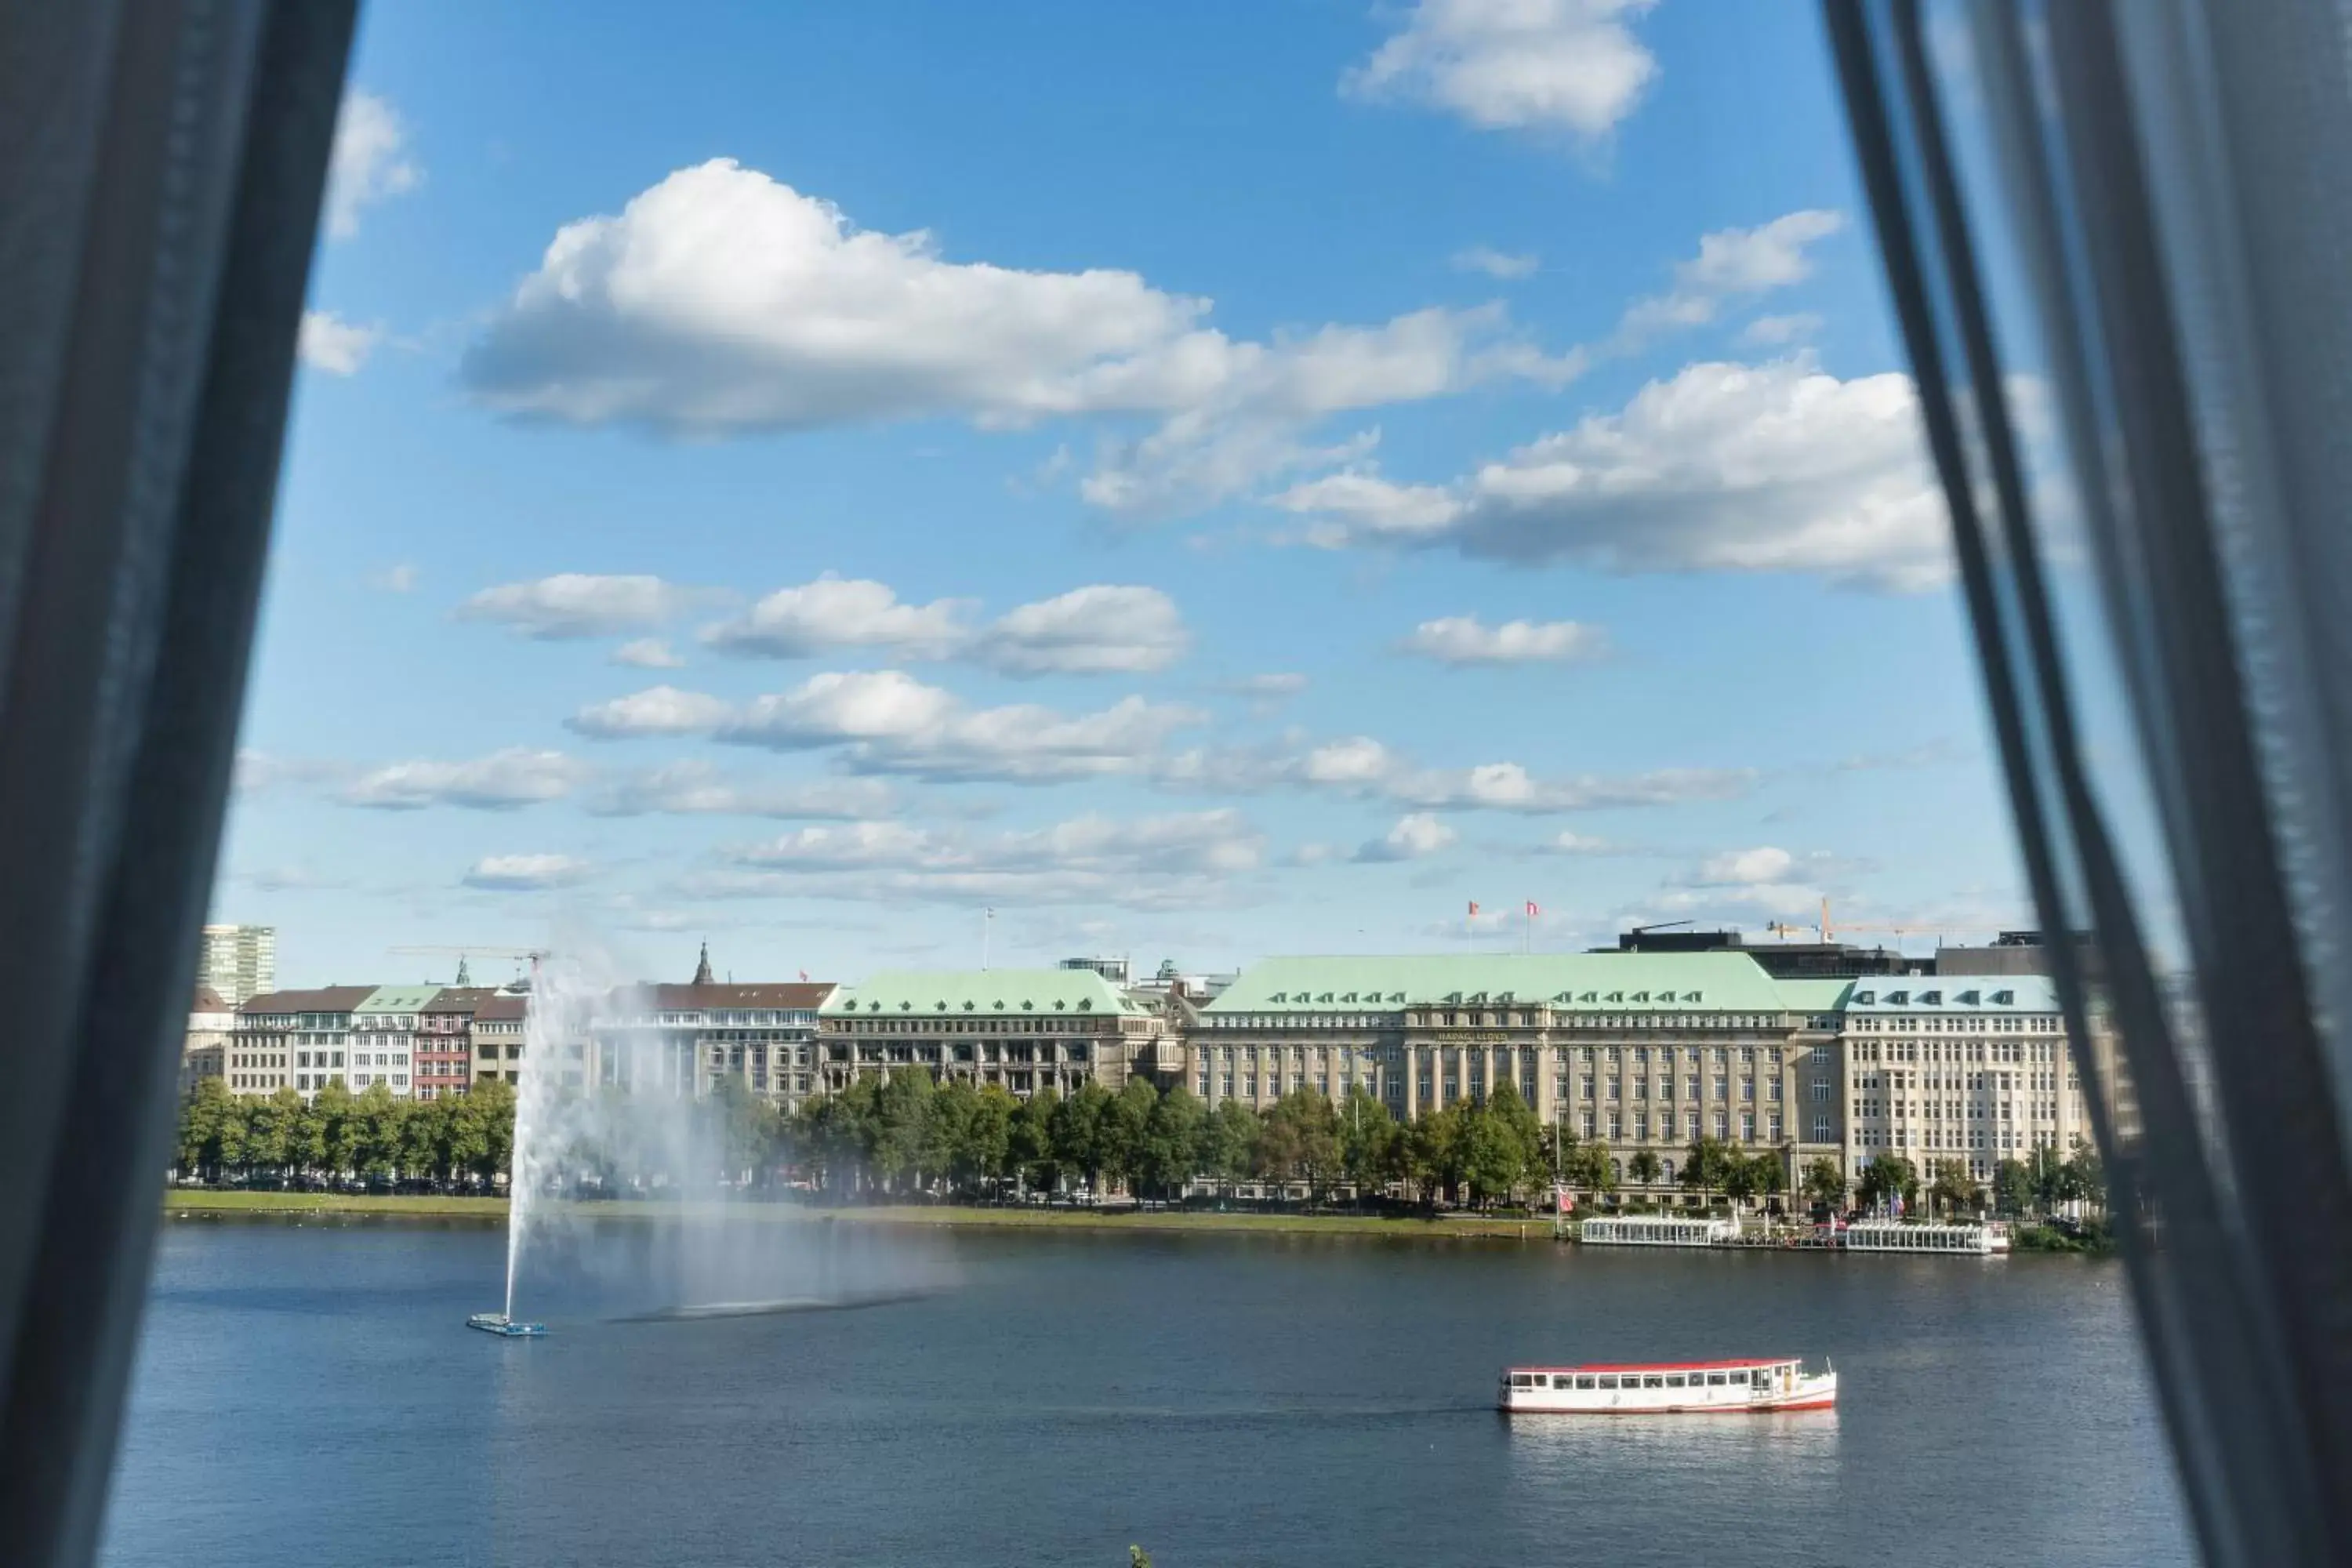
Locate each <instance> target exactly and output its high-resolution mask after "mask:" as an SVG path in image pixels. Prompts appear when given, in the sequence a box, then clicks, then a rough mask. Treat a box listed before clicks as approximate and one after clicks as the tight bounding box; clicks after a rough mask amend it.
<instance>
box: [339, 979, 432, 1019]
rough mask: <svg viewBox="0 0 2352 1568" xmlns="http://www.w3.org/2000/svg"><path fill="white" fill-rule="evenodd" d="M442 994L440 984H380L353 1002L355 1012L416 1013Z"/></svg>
mask: <svg viewBox="0 0 2352 1568" xmlns="http://www.w3.org/2000/svg"><path fill="white" fill-rule="evenodd" d="M440 994H441V987H439V986H438V985H379V986H377V987H376V988H375V989H374V990H373V991H371V992H369V993H368V994H367V995H366V996H365V997H363V998H362V999H361V1000H360V1001H358V1002H356V1003H353V1004H352V1012H354V1013H415V1012H419V1011H421V1010H422V1009H423V1008H424V1006H425V1004H426V1003H427V1002H430V1001H432V1000H433V998H435V997H436V996H438V995H440Z"/></svg>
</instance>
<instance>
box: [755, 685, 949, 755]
mask: <svg viewBox="0 0 2352 1568" xmlns="http://www.w3.org/2000/svg"><path fill="white" fill-rule="evenodd" d="M957 707H958V704H957V701H956V699H955V698H954V696H953V695H952V694H950V693H949V692H947V691H943V690H941V689H940V688H938V687H936V686H926V685H924V684H923V683H922V682H921V681H919V680H917V679H915V678H914V677H913V676H911V675H908V674H906V673H904V672H903V671H900V670H896V669H877V670H850V671H831V672H828V673H826V674H824V675H813V676H811V677H809V679H806V680H804V681H803V682H802V683H801V684H800V685H799V686H797V687H795V688H794V689H792V690H790V691H786V692H781V693H776V694H772V695H770V696H765V697H755V698H753V699H752V700H751V702H749V703H748V704H746V705H745V706H744V708H743V709H742V710H740V712H738V713H736V714H734V715H733V716H732V717H730V719H729V720H728V721H727V722H726V723H725V724H724V725H723V726H722V727H721V733H722V736H723V738H725V739H728V740H732V741H741V742H747V743H749V744H753V745H761V746H776V747H781V748H786V749H790V748H796V747H803V746H831V745H838V744H840V743H841V742H845V741H916V740H919V739H922V738H925V737H929V736H933V735H936V734H938V733H939V732H940V731H941V730H942V729H943V728H944V727H945V726H946V724H947V721H948V720H949V719H950V718H951V717H952V716H953V715H954V714H955V712H956V710H957Z"/></svg>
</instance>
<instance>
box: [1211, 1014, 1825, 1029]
mask: <svg viewBox="0 0 2352 1568" xmlns="http://www.w3.org/2000/svg"><path fill="white" fill-rule="evenodd" d="M1547 1025H1548V1026H1550V1027H1553V1028H1578V1029H1780V1028H1788V1027H1792V1025H1790V1024H1789V1023H1786V1022H1784V1021H1783V1020H1782V1019H1780V1017H1778V1016H1774V1015H1771V1014H1767V1013H1697V1014H1672V1013H1655V1014H1653V1013H1552V1014H1538V1013H1511V1012H1498V1013H1472V1012H1461V1011H1454V1012H1444V1013H1414V1014H1411V1015H1405V1014H1399V1013H1203V1014H1202V1015H1201V1026H1202V1027H1203V1028H1207V1029H1394V1028H1399V1027H1413V1028H1435V1029H1532V1028H1538V1027H1543V1026H1547ZM1811 1025H1812V1026H1813V1027H1815V1028H1830V1027H1834V1026H1833V1025H1832V1024H1831V1022H1830V1021H1829V1020H1828V1019H1826V1018H1815V1019H1812V1020H1811Z"/></svg>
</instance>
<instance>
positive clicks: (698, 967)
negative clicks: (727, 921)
mask: <svg viewBox="0 0 2352 1568" xmlns="http://www.w3.org/2000/svg"><path fill="white" fill-rule="evenodd" d="M694 983H695V984H697V985H708V984H710V939H709V937H705V938H703V940H702V957H701V958H700V959H699V960H698V961H697V962H696V963H695V966H694Z"/></svg>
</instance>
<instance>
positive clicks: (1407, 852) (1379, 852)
mask: <svg viewBox="0 0 2352 1568" xmlns="http://www.w3.org/2000/svg"><path fill="white" fill-rule="evenodd" d="M1456 837H1459V836H1458V835H1457V834H1455V832H1454V829H1452V828H1451V827H1448V826H1445V824H1444V822H1441V821H1440V820H1438V818H1436V817H1435V816H1432V815H1430V814H1429V813H1428V812H1425V811H1416V812H1412V813H1409V814H1408V815H1406V816H1401V817H1399V818H1397V822H1396V826H1393V827H1391V828H1390V829H1389V830H1388V832H1387V833H1386V834H1385V835H1383V836H1382V837H1379V838H1373V839H1370V840H1367V841H1366V842H1365V843H1364V845H1363V846H1362V847H1360V848H1359V849H1358V850H1357V851H1356V854H1355V858H1356V859H1358V860H1360V861H1362V862H1365V863H1368V864H1370V863H1377V862H1380V861H1386V860H1418V859H1421V858H1423V857H1424V856H1429V855H1434V854H1436V853H1437V852H1438V851H1439V850H1441V849H1444V848H1446V847H1449V846H1451V845H1452V844H1453V843H1454V839H1455V838H1456Z"/></svg>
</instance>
